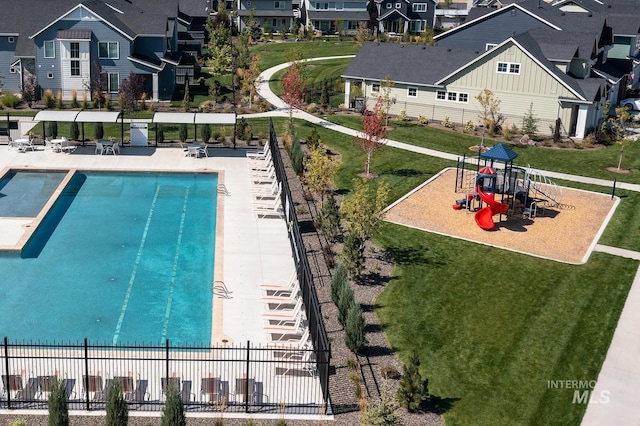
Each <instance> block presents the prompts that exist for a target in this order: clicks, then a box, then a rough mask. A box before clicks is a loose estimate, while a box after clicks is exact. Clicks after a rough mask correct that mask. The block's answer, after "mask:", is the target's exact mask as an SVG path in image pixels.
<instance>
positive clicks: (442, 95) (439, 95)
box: [436, 90, 447, 100]
mask: <svg viewBox="0 0 640 426" xmlns="http://www.w3.org/2000/svg"><path fill="white" fill-rule="evenodd" d="M446 97H447V92H445V91H444V90H438V91H437V92H436V99H440V100H445V99H446Z"/></svg>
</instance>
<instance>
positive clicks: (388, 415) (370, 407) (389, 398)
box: [360, 380, 402, 426]
mask: <svg viewBox="0 0 640 426" xmlns="http://www.w3.org/2000/svg"><path fill="white" fill-rule="evenodd" d="M397 410H398V402H397V401H396V400H394V398H393V394H392V393H391V391H390V389H389V384H388V383H387V381H386V380H385V381H384V382H383V383H382V392H381V393H380V398H374V399H371V400H369V401H368V402H367V403H366V405H365V406H364V409H363V410H362V411H361V413H360V419H361V424H364V425H369V426H387V425H388V426H392V425H398V424H402V418H401V417H400V415H399V414H398V413H397Z"/></svg>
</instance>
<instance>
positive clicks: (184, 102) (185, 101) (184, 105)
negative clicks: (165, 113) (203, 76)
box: [182, 77, 191, 112]
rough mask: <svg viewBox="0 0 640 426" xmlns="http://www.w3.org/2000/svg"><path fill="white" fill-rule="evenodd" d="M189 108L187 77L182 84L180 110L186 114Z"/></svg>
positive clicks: (189, 98) (189, 97)
mask: <svg viewBox="0 0 640 426" xmlns="http://www.w3.org/2000/svg"><path fill="white" fill-rule="evenodd" d="M190 108H191V96H190V95H189V77H187V78H186V79H185V82H184V96H183V97H182V109H183V111H185V112H187V111H189V109H190Z"/></svg>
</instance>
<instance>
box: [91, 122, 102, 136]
mask: <svg viewBox="0 0 640 426" xmlns="http://www.w3.org/2000/svg"><path fill="white" fill-rule="evenodd" d="M93 137H94V138H95V139H96V140H97V139H102V138H103V137H104V127H103V126H102V122H98V123H96V124H95V126H94V127H93Z"/></svg>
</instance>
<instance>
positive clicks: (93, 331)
mask: <svg viewBox="0 0 640 426" xmlns="http://www.w3.org/2000/svg"><path fill="white" fill-rule="evenodd" d="M216 187H217V175H216V174H183V173H111V172H76V173H75V174H74V176H73V177H72V178H71V180H70V181H69V183H68V185H67V186H66V188H65V190H64V191H63V192H62V194H61V195H60V197H59V198H58V200H57V201H56V202H55V204H54V205H53V207H52V208H51V210H50V211H49V212H48V213H47V215H46V217H45V218H44V220H43V221H42V223H41V224H40V226H39V227H38V229H37V231H36V232H35V233H34V234H33V236H32V237H31V239H30V240H29V242H28V243H27V245H26V246H25V248H24V250H23V253H22V256H17V255H2V256H0V271H2V276H3V279H2V280H1V282H0V291H2V294H3V296H4V297H3V301H2V303H1V304H0V306H2V307H1V308H0V333H1V334H2V335H3V336H9V338H10V339H16V340H26V341H41V342H42V341H53V340H56V341H60V340H64V341H80V340H82V339H83V338H85V337H87V338H88V339H89V340H90V341H92V342H104V343H108V344H116V343H153V344H157V343H163V342H164V341H165V340H166V339H170V340H171V342H172V343H176V344H205V345H208V344H209V343H210V340H211V314H212V293H211V283H212V281H213V263H214V261H213V259H214V247H215V228H216V227H215V225H216V197H217V189H216ZM0 203H1V201H0Z"/></svg>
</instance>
